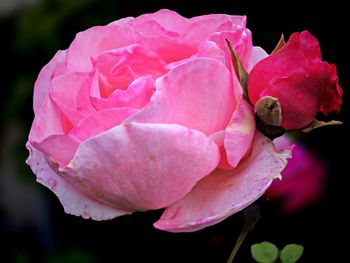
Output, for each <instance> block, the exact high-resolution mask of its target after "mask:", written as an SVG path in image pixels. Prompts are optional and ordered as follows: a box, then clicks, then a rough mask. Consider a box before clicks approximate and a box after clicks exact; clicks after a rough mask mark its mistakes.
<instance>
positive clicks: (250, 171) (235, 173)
mask: <svg viewBox="0 0 350 263" xmlns="http://www.w3.org/2000/svg"><path fill="white" fill-rule="evenodd" d="M289 157H290V152H289V151H284V152H280V153H277V152H276V151H275V149H274V147H273V144H272V142H271V141H270V140H269V139H267V138H266V137H264V136H263V135H261V134H260V133H258V132H257V133H256V136H255V138H254V142H253V148H252V153H251V154H250V155H249V156H248V157H247V158H246V159H245V160H244V161H242V162H241V163H240V164H239V166H237V168H235V169H233V170H220V169H216V170H215V171H214V172H213V173H212V174H210V175H209V176H207V177H205V178H204V179H203V180H201V181H200V182H199V183H198V184H197V185H196V186H195V187H194V188H193V189H192V191H191V192H190V193H189V194H187V195H186V196H185V197H184V198H183V199H181V200H179V201H178V202H176V203H174V204H172V205H171V206H170V207H168V208H167V209H166V210H165V211H164V213H163V215H162V217H161V218H160V220H159V221H157V222H156V223H155V224H154V226H155V227H156V228H158V229H161V230H166V231H171V232H191V231H196V230H199V229H202V228H205V227H207V226H210V225H213V224H216V223H218V222H220V221H222V220H224V219H225V218H227V217H229V216H230V215H232V214H234V213H236V212H238V211H240V210H242V209H244V208H245V207H247V206H248V205H250V204H251V203H253V202H254V201H255V200H257V199H258V198H259V197H260V196H261V195H262V194H263V193H264V192H265V191H266V189H267V188H268V187H269V186H270V184H271V182H272V180H273V179H274V178H276V177H279V176H280V172H281V171H282V170H283V168H284V167H285V165H286V164H287V160H286V158H289Z"/></svg>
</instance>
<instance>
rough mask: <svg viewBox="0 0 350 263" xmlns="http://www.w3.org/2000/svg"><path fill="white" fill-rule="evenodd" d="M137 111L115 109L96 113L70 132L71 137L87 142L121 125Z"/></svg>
mask: <svg viewBox="0 0 350 263" xmlns="http://www.w3.org/2000/svg"><path fill="white" fill-rule="evenodd" d="M136 111H137V109H134V108H115V109H106V110H102V111H99V112H96V113H95V114H92V115H90V116H88V117H86V118H85V119H83V120H82V121H81V122H79V123H78V125H77V126H75V127H74V128H73V129H72V130H71V131H70V132H69V135H70V136H73V137H74V138H76V139H78V140H80V141H85V140H86V139H88V138H90V137H93V136H95V135H97V134H99V133H102V132H104V131H107V130H109V129H111V128H113V127H114V126H117V125H119V124H121V123H122V122H123V121H124V120H125V119H126V118H128V117H130V116H131V115H132V114H134V113H135V112H136Z"/></svg>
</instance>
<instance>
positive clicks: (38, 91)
mask: <svg viewBox="0 0 350 263" xmlns="http://www.w3.org/2000/svg"><path fill="white" fill-rule="evenodd" d="M65 59H66V51H58V52H57V53H56V54H55V56H54V57H53V58H52V59H51V61H50V62H49V63H47V65H45V66H44V67H43V68H42V70H41V71H40V73H39V76H38V78H37V80H36V82H35V85H34V97H33V106H34V113H35V114H37V112H38V110H39V108H40V107H41V106H42V105H43V103H44V101H45V100H46V98H47V95H48V94H49V89H50V87H51V80H52V78H53V77H54V76H55V72H56V71H57V70H58V69H59V68H61V67H64V64H65Z"/></svg>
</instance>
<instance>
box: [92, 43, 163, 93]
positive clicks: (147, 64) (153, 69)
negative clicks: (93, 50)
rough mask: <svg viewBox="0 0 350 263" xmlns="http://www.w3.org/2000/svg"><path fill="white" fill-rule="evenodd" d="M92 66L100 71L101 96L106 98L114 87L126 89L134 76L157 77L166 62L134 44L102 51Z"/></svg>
mask: <svg viewBox="0 0 350 263" xmlns="http://www.w3.org/2000/svg"><path fill="white" fill-rule="evenodd" d="M94 66H95V68H97V69H98V72H99V73H100V79H99V82H100V84H99V86H100V94H101V97H103V98H108V97H109V96H110V94H111V93H113V91H114V90H116V89H123V90H124V89H127V87H128V86H129V84H130V83H131V82H132V81H133V80H134V79H135V78H139V77H142V76H145V75H151V76H153V78H154V79H156V78H158V77H159V76H161V75H163V74H164V73H165V66H166V64H165V63H164V61H162V60H161V59H160V58H159V57H158V56H157V55H156V54H154V53H153V52H151V51H149V50H146V49H145V48H144V47H143V46H141V45H139V44H134V45H130V46H127V47H123V48H119V49H113V50H109V51H106V52H103V53H102V54H100V55H99V56H98V58H97V61H96V63H95V65H94Z"/></svg>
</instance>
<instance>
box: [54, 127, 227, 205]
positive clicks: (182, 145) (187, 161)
mask: <svg viewBox="0 0 350 263" xmlns="http://www.w3.org/2000/svg"><path fill="white" fill-rule="evenodd" d="M219 158H220V156H219V151H218V148H217V146H216V144H215V143H214V142H213V141H212V140H210V139H209V138H208V137H207V136H205V135H204V134H203V133H201V132H198V131H195V130H191V129H188V128H186V127H183V126H180V125H175V124H139V123H128V124H121V125H119V126H117V127H114V128H112V129H110V130H108V131H106V132H104V133H101V134H99V135H97V136H95V137H92V138H90V139H88V140H86V141H84V142H83V143H81V144H80V146H79V148H78V150H77V153H76V155H75V157H74V159H73V160H72V161H71V162H70V164H68V166H67V167H66V168H63V169H61V170H60V171H61V172H63V173H64V174H65V178H66V179H67V180H69V182H70V183H71V184H72V185H74V187H77V188H79V189H80V190H81V191H82V192H84V193H85V194H87V195H89V196H91V197H92V198H94V199H97V200H99V201H101V202H103V203H105V204H107V205H110V206H113V207H119V208H121V209H124V210H128V211H136V210H142V211H144V210H149V209H158V208H163V207H166V206H169V205H170V204H172V203H174V202H175V201H177V200H179V199H180V198H182V197H183V196H185V195H186V194H187V193H188V192H189V191H190V190H191V189H192V187H193V186H194V185H195V184H196V183H197V182H198V181H199V180H200V179H201V178H203V177H205V176H207V175H208V174H210V173H211V172H212V171H213V170H214V169H215V168H216V166H217V164H218V162H219Z"/></svg>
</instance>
